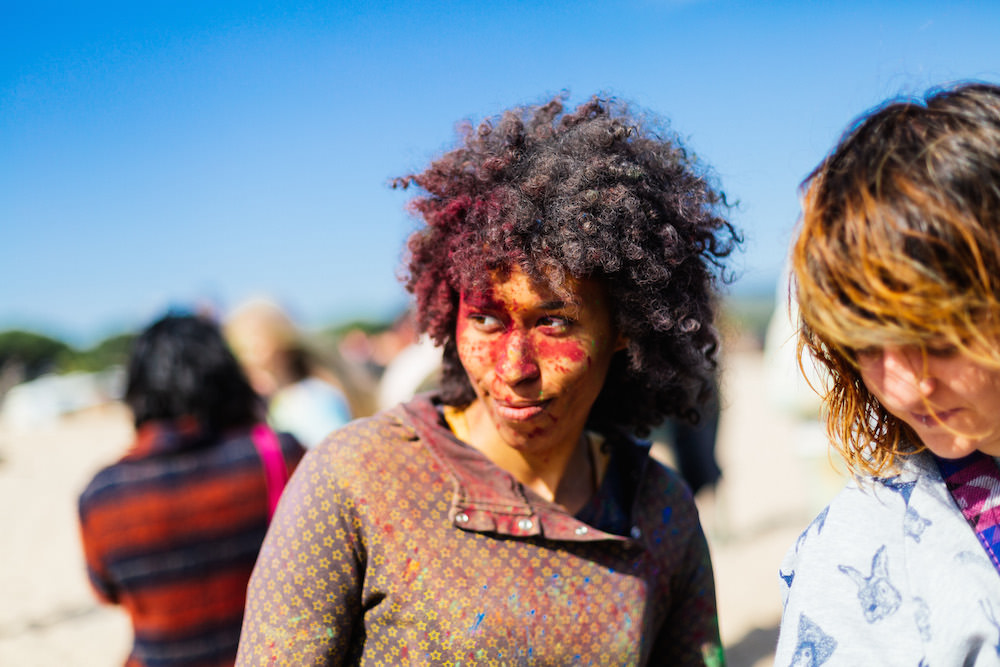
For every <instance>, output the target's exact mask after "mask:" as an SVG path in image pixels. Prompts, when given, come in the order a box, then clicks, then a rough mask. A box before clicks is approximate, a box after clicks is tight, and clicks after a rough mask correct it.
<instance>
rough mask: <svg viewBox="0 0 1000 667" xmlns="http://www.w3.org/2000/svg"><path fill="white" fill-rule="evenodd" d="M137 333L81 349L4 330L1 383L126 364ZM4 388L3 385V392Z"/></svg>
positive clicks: (0, 335)
mask: <svg viewBox="0 0 1000 667" xmlns="http://www.w3.org/2000/svg"><path fill="white" fill-rule="evenodd" d="M134 337H135V334H132V333H125V334H117V335H114V336H111V337H109V338H105V339H104V340H102V341H100V342H99V343H97V344H96V345H93V346H92V347H88V348H85V349H79V348H76V347H74V346H72V345H69V344H68V343H65V342H63V341H61V340H57V339H55V338H50V337H49V336H44V335H42V334H38V333H34V332H31V331H22V330H19V329H15V330H10V331H2V332H0V384H2V385H7V386H8V387H9V386H10V385H12V384H16V383H18V382H24V381H27V380H33V379H34V378H37V377H38V376H40V375H44V374H46V373H69V372H72V371H84V372H96V371H102V370H104V369H106V368H109V367H111V366H114V365H116V364H124V363H125V362H126V360H127V359H128V352H129V348H130V346H131V344H132V339H133V338H134ZM2 389H3V387H0V391H2Z"/></svg>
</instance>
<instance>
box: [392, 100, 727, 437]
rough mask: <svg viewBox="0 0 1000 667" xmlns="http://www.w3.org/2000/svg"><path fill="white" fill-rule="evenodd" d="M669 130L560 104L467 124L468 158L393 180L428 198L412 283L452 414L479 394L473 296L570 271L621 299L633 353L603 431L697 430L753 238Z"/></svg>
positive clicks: (607, 400) (411, 244)
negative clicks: (463, 354) (466, 317)
mask: <svg viewBox="0 0 1000 667" xmlns="http://www.w3.org/2000/svg"><path fill="white" fill-rule="evenodd" d="M662 128H663V126H662V123H659V122H658V121H656V120H655V119H652V118H651V117H649V116H645V115H641V116H640V115H636V114H633V113H632V112H631V110H630V109H629V108H628V106H627V105H625V104H623V103H620V102H618V101H615V100H608V99H600V98H597V97H594V98H592V99H590V100H589V101H587V102H585V103H583V104H581V105H580V106H578V107H577V108H576V109H575V110H573V111H566V110H565V109H564V106H563V102H562V98H555V99H553V100H551V101H549V102H548V103H546V104H543V105H540V106H529V107H522V108H515V109H511V110H508V111H506V112H504V113H503V114H502V115H500V116H499V117H497V118H493V119H488V120H485V121H483V122H482V123H480V124H479V125H478V127H473V125H472V124H471V123H468V122H467V123H465V124H464V125H461V126H460V128H459V135H460V136H459V139H460V140H459V145H458V147H457V148H454V149H453V150H451V151H449V152H447V153H445V154H444V155H443V156H441V157H440V158H439V159H437V160H435V161H434V162H432V164H431V165H430V166H429V167H428V168H427V169H426V170H425V171H423V172H421V173H418V174H410V175H408V176H404V177H402V178H399V179H396V180H395V181H394V183H393V186H394V187H400V188H407V187H409V186H411V185H414V186H417V187H418V188H420V189H421V190H422V191H423V194H421V195H419V196H417V197H416V198H415V199H413V200H412V201H411V202H410V205H409V206H410V209H411V211H412V212H414V213H415V214H416V215H418V216H420V217H421V218H422V219H423V220H424V222H425V223H426V225H424V226H423V227H422V228H420V229H418V230H417V231H416V232H414V233H413V234H412V235H411V236H410V238H409V241H408V243H407V248H408V252H409V257H408V260H407V262H406V268H407V269H408V274H407V275H406V276H405V278H404V279H405V282H406V287H407V289H408V290H409V291H410V292H411V293H412V294H413V295H414V297H415V300H416V315H417V322H418V325H419V327H420V330H421V331H422V332H426V333H428V334H429V335H430V336H431V338H432V339H433V340H434V341H435V343H437V344H438V345H439V346H442V347H443V354H444V357H443V367H442V377H441V399H442V400H443V401H444V402H445V403H446V404H449V405H455V406H464V405H467V404H469V403H471V402H472V401H473V400H474V398H475V393H474V391H473V389H472V386H471V384H470V383H469V380H468V377H467V375H466V373H465V370H464V369H463V367H462V365H461V362H460V361H459V357H458V350H457V346H456V340H455V327H456V318H457V311H458V298H459V294H460V292H461V291H462V290H466V289H471V290H483V289H488V288H489V285H490V283H491V282H492V281H493V280H494V279H495V278H496V276H497V275H501V276H502V275H504V274H505V273H506V272H507V271H509V270H510V269H511V268H512V267H514V266H518V267H520V268H521V269H522V270H523V271H524V272H525V273H526V274H527V275H528V276H530V277H531V278H532V279H534V280H536V281H538V282H540V283H542V284H547V285H548V286H549V287H550V288H552V289H553V290H555V291H557V292H558V291H559V289H560V286H561V285H562V283H563V282H564V278H565V276H567V275H569V276H573V277H574V278H577V279H596V280H599V281H601V282H602V283H603V284H604V285H605V287H606V288H607V291H608V294H609V296H610V298H611V305H612V316H613V318H614V322H615V324H616V326H617V328H618V331H619V332H621V333H622V334H623V335H624V336H625V337H627V339H628V346H627V349H626V350H622V351H620V352H618V353H616V355H615V358H614V359H613V360H612V364H611V369H610V370H609V373H608V376H607V378H606V380H605V384H604V388H603V389H602V391H601V394H600V395H599V396H598V398H597V400H596V401H595V403H594V406H593V407H592V409H591V414H590V419H589V425H590V427H591V428H598V429H600V428H608V427H619V428H626V429H628V430H631V431H632V432H635V433H637V434H639V435H645V434H647V433H648V432H649V429H650V428H651V427H653V426H656V425H658V424H660V423H661V422H662V421H663V419H664V418H665V417H668V416H677V417H680V418H682V419H687V420H689V421H697V419H698V407H699V406H700V405H701V404H703V403H704V402H705V401H706V400H707V399H709V398H710V397H711V394H712V392H713V390H714V387H715V373H716V371H717V360H716V354H717V349H718V334H717V332H716V329H715V327H714V325H713V317H714V312H715V301H716V299H715V283H716V280H717V279H719V278H722V279H724V278H725V273H724V271H725V267H724V265H723V259H724V258H726V257H727V256H728V255H729V254H730V253H731V252H732V251H733V250H734V248H735V247H736V246H737V245H738V244H739V243H741V242H742V239H741V238H740V236H739V234H738V233H737V231H736V230H735V229H734V227H733V226H732V225H731V224H730V223H729V222H728V221H727V220H726V219H724V218H723V217H721V215H720V211H721V210H724V209H726V208H728V204H727V203H726V200H725V196H724V194H723V193H721V192H720V191H717V190H716V189H713V187H712V185H711V184H710V183H709V181H708V178H707V176H706V175H705V173H703V170H702V169H701V168H699V166H698V163H697V160H696V159H695V158H694V157H692V156H691V155H689V154H688V152H687V151H686V150H685V148H684V147H683V145H682V144H681V143H680V141H679V140H678V139H677V138H676V137H675V136H673V135H672V134H668V133H667V132H665V131H664V130H663V129H662Z"/></svg>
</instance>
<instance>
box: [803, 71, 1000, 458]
mask: <svg viewBox="0 0 1000 667" xmlns="http://www.w3.org/2000/svg"><path fill="white" fill-rule="evenodd" d="M803 192H804V196H803V213H802V219H801V221H800V225H799V230H798V236H797V238H796V240H795V243H794V246H793V253H792V269H793V275H794V283H793V284H794V287H793V289H794V294H795V297H796V298H797V300H798V305H799V312H800V325H801V326H800V335H799V352H800V354H802V353H804V352H806V351H808V353H810V354H812V355H813V356H814V357H815V358H816V359H817V360H818V361H819V362H820V364H821V365H822V366H823V367H825V368H826V370H827V371H828V372H827V379H826V384H825V386H824V387H821V388H819V389H820V390H821V393H823V395H824V406H825V412H826V419H827V430H828V432H829V434H830V436H831V439H832V441H833V443H834V444H835V446H836V447H837V448H838V449H840V451H841V453H842V454H843V456H844V458H845V460H846V462H847V464H848V465H849V466H850V468H851V469H852V470H853V471H855V472H867V473H876V474H877V473H881V472H884V471H886V470H889V469H891V468H892V467H893V464H894V462H895V460H896V457H897V456H900V455H905V454H907V453H910V452H914V451H919V450H920V449H922V445H921V444H920V441H919V439H918V438H917V437H916V434H915V433H914V432H913V431H912V430H911V429H910V428H909V427H908V426H906V424H905V423H903V422H902V421H901V420H899V419H897V418H896V417H894V416H893V415H892V414H890V413H889V412H888V411H887V410H885V408H884V407H883V406H882V405H881V404H880V403H879V402H878V401H877V400H876V399H875V397H874V396H873V395H872V394H871V393H870V392H869V391H868V390H867V389H866V388H865V385H864V382H862V380H861V375H860V373H859V371H858V366H857V362H856V355H857V351H858V350H862V349H865V348H870V347H883V346H885V345H916V346H919V347H921V348H923V349H925V350H926V349H928V348H930V347H940V346H949V347H952V346H953V347H955V348H956V349H957V350H958V351H959V352H960V353H961V354H963V355H966V356H969V357H971V358H974V359H976V360H977V361H979V362H981V363H985V364H992V365H1000V350H998V345H997V340H998V339H1000V87H998V86H994V85H990V84H984V83H966V84H961V85H957V86H954V87H950V88H947V89H936V90H933V91H931V92H930V93H929V94H928V95H927V96H925V97H924V98H923V99H906V100H894V101H892V102H890V103H887V104H883V105H882V106H880V107H877V108H876V109H874V110H872V111H870V112H868V113H867V114H865V115H863V116H861V117H860V118H859V119H858V120H857V121H855V123H854V124H853V125H852V126H851V127H850V129H849V130H848V131H847V132H846V133H845V134H844V136H843V137H842V138H841V140H840V141H839V142H838V144H837V145H836V147H835V148H834V150H833V151H832V152H831V153H830V154H829V155H828V156H827V157H826V158H825V159H824V160H823V161H822V162H821V163H820V165H819V166H818V167H817V168H816V169H815V170H814V171H813V172H812V174H810V176H809V177H808V178H807V179H806V181H805V182H804V183H803Z"/></svg>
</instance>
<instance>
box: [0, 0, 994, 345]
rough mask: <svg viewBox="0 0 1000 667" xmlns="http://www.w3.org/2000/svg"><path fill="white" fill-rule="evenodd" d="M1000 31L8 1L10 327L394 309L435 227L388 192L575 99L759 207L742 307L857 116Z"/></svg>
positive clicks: (552, 8) (700, 7)
mask: <svg viewBox="0 0 1000 667" xmlns="http://www.w3.org/2000/svg"><path fill="white" fill-rule="evenodd" d="M328 5H329V6H328ZM998 30H1000V3H998V2H995V1H993V0H983V1H980V2H961V1H956V2H938V1H922V0H909V1H906V0H900V1H898V2H888V1H879V0H868V1H865V2H855V1H843V2H814V1H809V0H798V1H777V0H776V1H772V2H766V1H761V0H748V1H743V2H735V1H732V2H730V1H726V0H701V1H698V0H689V1H683V0H674V1H670V0H621V1H614V0H600V1H594V2H591V1H587V0H575V1H566V2H544V1H542V0H534V1H523V2H502V1H501V2H473V1H472V0H469V1H466V2H419V1H417V0H410V1H409V2H354V3H347V2H341V3H332V2H331V3H320V2H316V3H291V2H284V3H282V2H275V3H267V2H248V3H235V2H234V3H229V2H211V1H209V0H203V1H201V2H186V1H184V0H178V1H172V2H161V1H159V0H153V1H147V2H96V3H82V2H81V3H50V2H44V1H41V2H31V3H29V2H12V1H10V0H0V239H2V242H0V329H5V328H11V327H27V328H32V329H35V330H38V331H41V332H44V333H49V334H53V335H58V336H62V337H64V338H66V339H68V340H71V341H76V342H90V341H93V340H96V339H97V338H99V337H100V336H103V335H105V334H108V333H111V332H115V331H117V330H120V329H123V328H127V327H137V326H141V325H143V324H145V323H146V322H148V321H149V320H150V319H151V318H152V317H154V316H155V315H157V314H158V313H159V312H161V311H162V310H163V309H164V308H166V307H168V306H169V305H171V304H177V305H184V304H190V303H193V302H196V301H211V302H213V303H215V304H216V305H217V306H218V307H219V308H221V309H223V310H224V309H226V308H229V307H231V306H233V305H235V304H236V303H238V302H239V301H240V300H242V299H244V298H246V297H248V296H252V295H257V294H269V295H272V296H273V297H275V298H277V299H279V300H281V301H283V302H284V303H285V304H286V305H288V306H289V307H290V308H291V310H292V312H293V313H294V314H295V315H296V316H297V317H298V318H299V319H300V321H301V322H302V323H303V324H304V325H306V326H318V325H321V324H325V323H329V322H333V321H337V320H339V319H342V318H345V317H351V316H355V315H359V316H378V315H382V314H385V313H389V312H392V311H393V309H394V308H396V307H399V306H401V305H402V304H403V303H404V302H405V295H404V293H403V291H402V288H401V287H400V285H399V282H398V280H397V278H396V276H397V267H398V263H399V258H400V250H401V247H402V243H403V240H404V238H405V236H406V234H407V233H408V232H409V231H410V230H412V229H413V228H414V226H415V224H416V223H415V221H414V220H412V219H411V218H410V217H408V215H407V214H406V212H405V211H404V204H405V202H406V199H407V195H406V194H405V193H400V192H395V191H392V190H390V189H389V188H388V187H387V181H388V180H389V179H390V178H392V177H393V176H397V175H401V174H404V173H406V172H407V171H410V170H414V169H419V168H421V167H422V166H423V165H424V164H425V163H426V162H427V161H428V160H429V159H430V158H432V157H434V156H435V155H437V154H439V153H440V152H441V151H442V150H444V149H446V148H447V147H449V146H450V145H451V143H452V141H453V139H454V126H455V123H456V121H458V120H460V119H462V118H470V119H473V120H478V119H480V118H482V117H483V116H487V115H493V114H495V113H496V112H498V111H501V110H502V109H504V108H505V107H508V106H511V105H514V104H521V103H532V102H538V101H541V100H544V99H547V98H548V97H549V96H551V95H553V94H556V93H558V92H559V91H562V90H566V91H568V92H569V93H570V96H571V97H570V99H571V102H577V101H579V100H581V99H583V98H585V97H588V96H589V95H590V94H592V93H595V92H606V93H610V94H614V95H617V96H619V97H621V98H625V99H628V100H631V101H634V102H635V103H637V104H638V105H639V106H641V107H643V108H646V109H649V110H651V111H654V112H656V113H658V114H660V115H662V116H664V117H666V118H668V119H669V120H670V121H671V124H672V127H673V129H674V130H675V131H676V132H677V133H679V134H680V135H681V136H682V137H684V138H685V139H686V141H687V143H688V146H689V147H690V148H691V149H693V150H694V151H695V152H696V153H697V154H698V155H699V156H700V157H701V158H702V159H703V160H704V161H706V162H707V163H708V164H710V165H712V167H713V168H714V170H715V172H716V174H717V176H718V178H719V180H720V182H721V184H722V186H723V188H724V189H725V191H726V192H727V194H728V195H729V197H730V198H732V199H736V200H739V202H740V207H739V208H738V209H737V210H735V211H734V212H733V219H734V221H735V222H736V224H737V225H738V226H740V227H741V228H742V229H743V230H744V231H745V234H746V238H747V243H746V251H745V252H744V253H743V254H742V255H741V256H740V257H739V258H738V266H739V268H740V271H741V273H742V277H741V278H740V280H739V281H738V282H737V283H736V284H734V285H733V286H732V288H731V292H732V293H734V294H736V295H740V294H751V293H755V292H760V291H763V290H768V289H770V285H771V284H772V283H773V281H774V279H775V278H776V277H777V275H778V274H779V272H780V270H781V265H782V261H783V258H784V255H785V250H786V248H787V245H788V241H789V236H790V232H791V230H792V229H793V227H794V225H795V221H796V217H797V215H798V185H799V183H800V181H801V180H802V178H803V177H804V176H805V175H806V174H807V173H808V172H809V170H810V169H811V168H812V167H813V166H815V164H816V163H817V162H818V161H819V160H820V159H821V157H822V156H823V155H824V154H825V153H826V151H827V150H829V148H830V147H831V146H832V144H833V142H834V141H835V140H836V138H837V137H838V136H839V134H840V133H841V131H842V130H843V129H844V127H845V126H846V125H847V124H848V122H849V121H850V120H851V119H852V118H854V117H855V116H856V115H857V114H859V113H860V112H862V111H863V110H865V109H867V108H869V107H871V106H872V105H874V104H876V103H878V102H880V101H882V100H883V99H884V98H886V97H890V96H894V95H897V94H900V93H919V92H922V91H923V90H924V89H926V88H927V87H929V86H932V85H935V84H939V83H943V82H948V81H953V80H956V79H970V78H974V79H985V80H989V81H994V82H1000V39H998V37H997V34H998Z"/></svg>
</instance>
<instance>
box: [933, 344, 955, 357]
mask: <svg viewBox="0 0 1000 667" xmlns="http://www.w3.org/2000/svg"><path fill="white" fill-rule="evenodd" d="M927 354H929V355H931V356H932V357H938V358H939V359H947V358H948V357H954V356H955V355H956V354H958V346H956V345H936V346H934V347H928V348H927Z"/></svg>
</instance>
